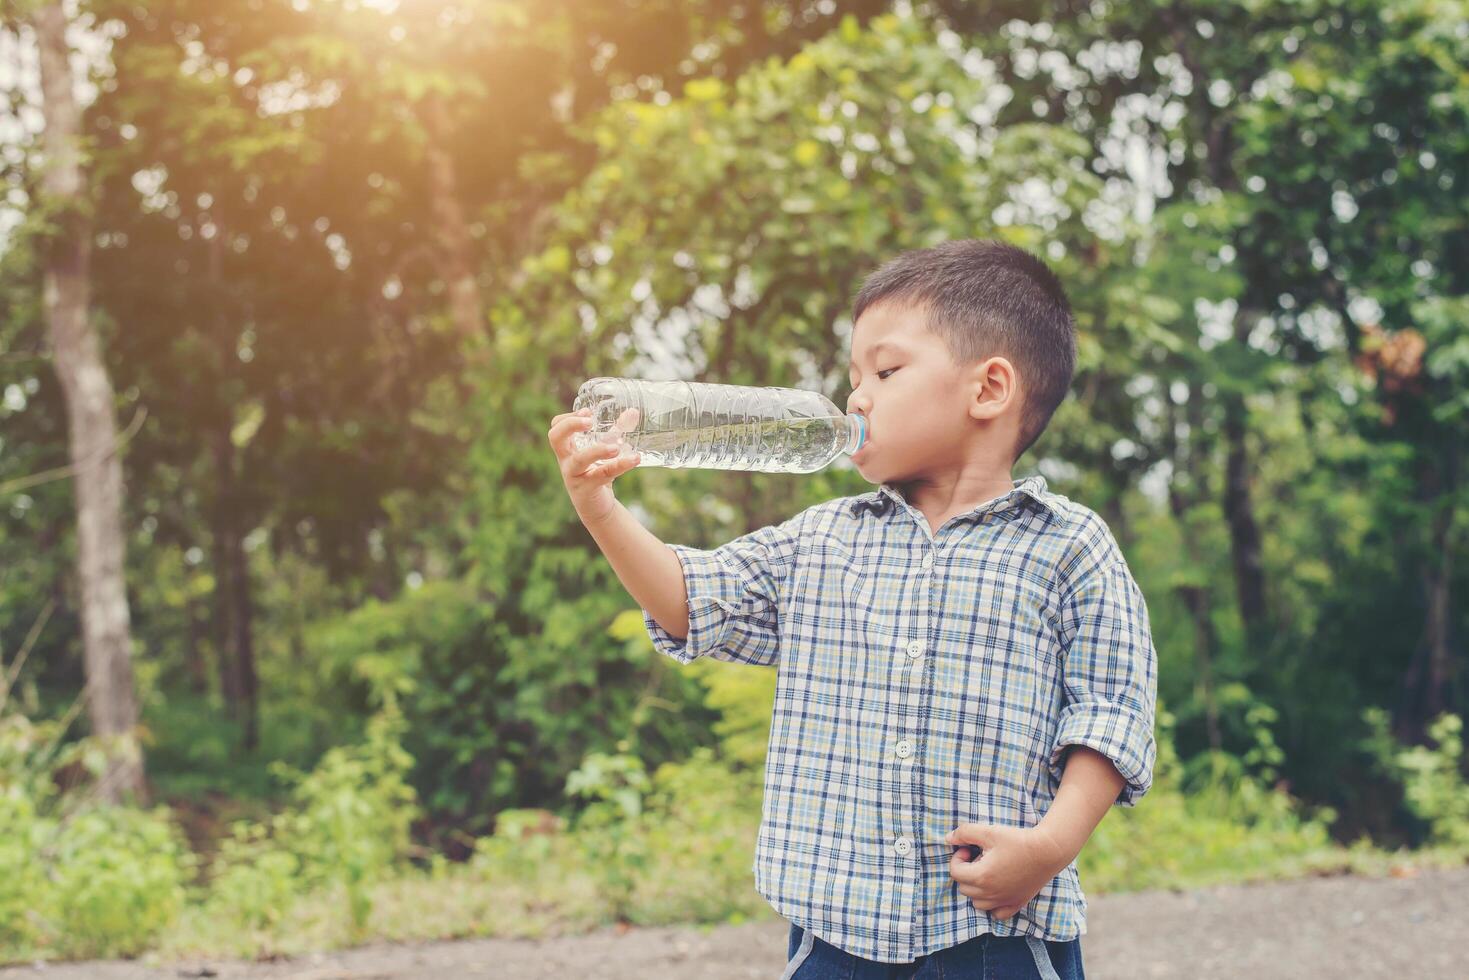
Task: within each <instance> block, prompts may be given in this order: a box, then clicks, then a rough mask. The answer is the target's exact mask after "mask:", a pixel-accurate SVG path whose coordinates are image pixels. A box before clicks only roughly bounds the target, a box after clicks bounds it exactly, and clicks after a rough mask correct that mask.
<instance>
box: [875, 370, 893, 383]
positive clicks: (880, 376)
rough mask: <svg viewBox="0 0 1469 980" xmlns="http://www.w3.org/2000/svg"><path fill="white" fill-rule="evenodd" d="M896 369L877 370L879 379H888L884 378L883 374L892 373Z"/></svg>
mask: <svg viewBox="0 0 1469 980" xmlns="http://www.w3.org/2000/svg"><path fill="white" fill-rule="evenodd" d="M896 370H897V368H888V369H887V370H886V371H879V372H877V380H879V381H886V380H887V379H886V378H884V377H883V375H885V374H892V373H893V372H894V371H896Z"/></svg>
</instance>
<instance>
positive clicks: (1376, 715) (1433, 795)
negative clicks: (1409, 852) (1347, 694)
mask: <svg viewBox="0 0 1469 980" xmlns="http://www.w3.org/2000/svg"><path fill="white" fill-rule="evenodd" d="M1362 720H1363V721H1364V722H1365V723H1366V724H1367V728H1368V735H1367V737H1366V738H1364V739H1363V741H1362V743H1361V744H1362V748H1363V749H1364V750H1365V751H1366V753H1367V754H1368V755H1369V756H1370V757H1371V758H1372V760H1373V762H1374V764H1375V765H1376V767H1377V768H1378V770H1379V771H1381V772H1382V773H1383V774H1385V775H1387V776H1389V777H1391V778H1393V779H1395V780H1397V781H1399V782H1401V783H1402V786H1403V800H1404V802H1406V803H1407V805H1408V807H1409V809H1411V810H1412V811H1413V814H1414V815H1415V816H1417V817H1418V818H1420V819H1421V820H1423V821H1424V822H1425V823H1427V824H1428V828H1429V831H1428V835H1429V841H1430V843H1433V844H1441V845H1444V846H1447V847H1464V848H1469V784H1466V783H1465V780H1464V776H1463V775H1462V769H1461V768H1460V767H1461V765H1462V758H1463V754H1464V743H1463V740H1462V738H1461V736H1460V732H1461V731H1462V730H1463V728H1464V722H1463V720H1462V719H1461V718H1460V717H1459V716H1458V715H1455V714H1448V713H1445V714H1441V715H1439V716H1438V717H1437V718H1435V719H1434V720H1433V721H1432V722H1431V723H1430V724H1429V726H1428V735H1429V737H1430V738H1431V739H1433V743H1434V747H1433V748H1429V747H1428V746H1426V745H1414V746H1409V747H1403V746H1399V745H1398V744H1397V743H1396V742H1395V741H1394V740H1393V738H1392V736H1391V735H1389V734H1388V718H1387V712H1385V711H1383V710H1382V709H1381V708H1367V709H1366V710H1365V711H1363V712H1362Z"/></svg>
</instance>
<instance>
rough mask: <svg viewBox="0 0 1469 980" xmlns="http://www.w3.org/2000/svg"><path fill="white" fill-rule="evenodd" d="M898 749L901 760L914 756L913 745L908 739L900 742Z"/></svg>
mask: <svg viewBox="0 0 1469 980" xmlns="http://www.w3.org/2000/svg"><path fill="white" fill-rule="evenodd" d="M896 748H897V752H898V758H899V759H906V758H908V756H910V755H912V754H913V743H912V742H910V741H908V740H907V739H906V738H905V739H903V740H902V741H901V742H899V743H898V744H897V746H896Z"/></svg>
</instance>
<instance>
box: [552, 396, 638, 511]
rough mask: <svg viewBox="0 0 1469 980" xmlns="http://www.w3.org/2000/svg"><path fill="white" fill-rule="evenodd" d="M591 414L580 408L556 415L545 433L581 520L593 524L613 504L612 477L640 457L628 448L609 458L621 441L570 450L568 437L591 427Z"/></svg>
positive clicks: (617, 448) (569, 438) (619, 449)
mask: <svg viewBox="0 0 1469 980" xmlns="http://www.w3.org/2000/svg"><path fill="white" fill-rule="evenodd" d="M591 414H592V413H591V412H590V411H588V410H587V409H583V410H582V411H580V412H567V413H566V414H564V415H558V416H556V417H555V418H554V419H552V420H551V430H550V431H549V432H547V433H546V438H547V439H549V440H550V442H551V448H552V449H553V450H554V451H555V453H556V459H557V461H558V462H559V463H560V464H561V480H562V482H563V483H565V484H566V493H567V495H568V496H570V497H571V505H572V506H573V507H575V508H576V513H577V516H579V517H580V518H581V519H582V523H583V524H595V523H596V522H598V521H601V520H605V519H606V518H607V517H608V516H610V515H611V514H612V510H613V508H614V507H616V506H617V497H616V496H614V495H613V493H612V481H613V480H615V479H617V478H618V477H619V476H621V475H622V474H624V473H626V472H627V471H628V470H630V469H632V468H633V467H634V466H636V465H638V462H639V461H640V460H641V459H642V458H643V454H642V453H638V452H632V453H628V454H627V455H626V456H624V457H623V458H621V459H616V460H612V459H611V457H613V456H616V455H618V454H619V453H620V452H621V451H622V445H621V443H605V442H603V443H592V444H591V445H589V446H587V447H585V448H584V449H578V450H574V449H573V448H572V444H571V438H572V436H574V435H575V434H576V433H578V432H581V431H583V430H585V429H588V428H590V427H591V424H592V419H591ZM608 460H610V462H609V461H608Z"/></svg>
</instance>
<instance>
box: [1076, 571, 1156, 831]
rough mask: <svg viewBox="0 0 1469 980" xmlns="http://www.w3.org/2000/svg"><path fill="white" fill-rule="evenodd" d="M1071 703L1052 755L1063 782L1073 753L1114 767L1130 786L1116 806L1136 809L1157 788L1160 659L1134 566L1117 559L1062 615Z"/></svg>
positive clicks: (1084, 585)
mask: <svg viewBox="0 0 1469 980" xmlns="http://www.w3.org/2000/svg"><path fill="white" fill-rule="evenodd" d="M1062 617H1063V623H1062V629H1063V638H1065V637H1069V639H1068V640H1067V641H1066V642H1065V644H1064V651H1065V653H1064V656H1063V661H1062V678H1063V685H1064V688H1065V694H1064V702H1063V706H1062V709H1061V716H1060V721H1059V724H1058V727H1057V732H1056V741H1055V743H1054V745H1053V748H1052V750H1051V758H1050V768H1051V774H1052V775H1053V776H1054V777H1055V778H1056V780H1058V781H1059V780H1060V779H1061V776H1062V774H1063V772H1064V764H1063V760H1064V757H1065V753H1066V746H1068V745H1085V746H1087V747H1088V748H1091V749H1095V750H1096V751H1098V752H1100V753H1101V754H1102V755H1104V756H1106V757H1107V758H1108V759H1110V760H1111V761H1112V764H1113V765H1114V766H1116V767H1117V771H1118V772H1119V773H1120V774H1121V775H1122V778H1123V779H1124V780H1125V785H1124V786H1123V788H1122V791H1121V792H1120V793H1119V794H1118V796H1117V799H1116V800H1115V801H1114V805H1116V806H1136V805H1137V801H1138V800H1139V799H1141V798H1142V796H1143V794H1144V793H1146V792H1147V791H1148V789H1149V787H1151V786H1152V783H1153V763H1154V760H1155V759H1156V758H1157V745H1156V743H1155V742H1154V739H1153V714H1154V706H1155V704H1156V702H1157V696H1158V656H1157V652H1156V651H1155V650H1154V648H1153V637H1152V631H1151V629H1150V627H1149V624H1148V609H1147V604H1146V602H1145V601H1144V599H1143V595H1142V591H1141V590H1140V589H1139V588H1138V586H1137V583H1136V582H1135V581H1134V580H1133V577H1132V574H1131V572H1129V571H1128V568H1127V564H1126V563H1125V562H1124V561H1123V560H1122V559H1121V558H1115V559H1114V560H1112V561H1110V562H1108V563H1107V564H1106V565H1105V566H1103V567H1101V568H1098V569H1096V570H1094V571H1092V572H1091V573H1089V574H1088V575H1087V576H1086V578H1085V580H1084V581H1082V582H1080V583H1079V584H1078V585H1077V586H1076V588H1075V589H1074V590H1073V591H1072V592H1071V594H1070V595H1069V596H1068V598H1067V600H1066V602H1065V603H1064V605H1063V609H1062Z"/></svg>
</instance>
